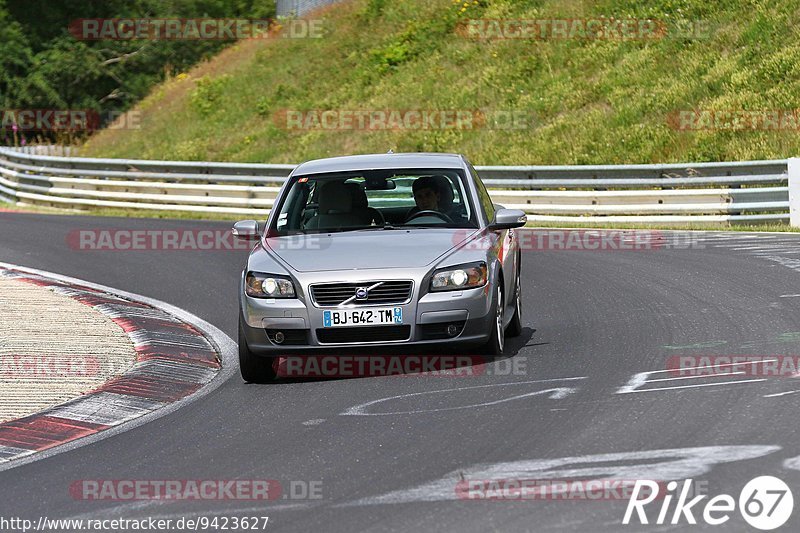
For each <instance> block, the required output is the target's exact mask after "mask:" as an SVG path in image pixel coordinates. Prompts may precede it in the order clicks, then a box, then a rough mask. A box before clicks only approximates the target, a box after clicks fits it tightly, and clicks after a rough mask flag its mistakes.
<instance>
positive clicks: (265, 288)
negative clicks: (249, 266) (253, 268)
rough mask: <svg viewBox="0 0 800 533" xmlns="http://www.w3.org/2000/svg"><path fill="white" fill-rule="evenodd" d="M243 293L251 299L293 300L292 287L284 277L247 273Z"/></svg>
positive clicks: (289, 281) (290, 282)
mask: <svg viewBox="0 0 800 533" xmlns="http://www.w3.org/2000/svg"><path fill="white" fill-rule="evenodd" d="M245 292H246V293H247V295H248V296H252V297H253V298H294V285H292V280H290V279H289V278H287V277H285V276H276V275H274V274H261V273H259V272H248V273H247V277H246V278H245Z"/></svg>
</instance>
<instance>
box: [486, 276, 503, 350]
mask: <svg viewBox="0 0 800 533" xmlns="http://www.w3.org/2000/svg"><path fill="white" fill-rule="evenodd" d="M504 303H505V302H504V300H503V287H502V282H501V281H500V279H499V278H498V280H497V290H496V291H495V298H494V307H493V310H494V313H493V315H494V320H493V321H492V334H491V336H490V337H489V340H488V341H486V344H484V345H483V348H482V349H481V353H482V354H483V355H489V356H493V357H499V356H501V355H503V348H504V347H505V343H506V335H505V334H506V332H505V328H504V327H503V317H504V313H503V309H504V307H505V306H504Z"/></svg>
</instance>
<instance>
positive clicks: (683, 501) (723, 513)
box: [622, 476, 794, 531]
mask: <svg viewBox="0 0 800 533" xmlns="http://www.w3.org/2000/svg"><path fill="white" fill-rule="evenodd" d="M660 487H661V488H663V483H657V482H655V481H649V480H637V481H636V484H635V485H634V487H633V494H631V497H630V500H628V507H627V509H625V516H624V518H623V519H622V523H623V524H625V525H628V524H631V520H633V523H636V520H638V522H639V523H640V524H656V525H664V524H672V525H677V524H681V523H687V524H697V517H696V516H695V514H697V515H698V516H699V517H701V518H702V520H703V521H704V522H705V523H706V524H708V525H711V526H719V525H723V524H725V523H727V522H728V520H730V519H731V515H732V514H733V513H734V512H735V511H736V509H737V501H736V500H735V499H734V497H733V496H730V495H728V494H720V495H718V496H714V497H713V498H711V499H709V500H708V501H706V502H704V503H705V505H702V503H701V502H703V500H705V499H706V498H708V495H707V494H702V495H699V496H695V497H693V498H691V499H689V498H690V494H691V493H692V480H691V479H687V480H685V481H684V482H683V485H682V486H681V487H680V489H678V482H677V481H670V482H669V483H667V485H666V492H665V493H664V491H660V490H659V488H660ZM642 495H644V497H642ZM673 500H677V501H676V503H675V506H674V508H673V507H672V502H673ZM655 501H658V502H659V503H660V504H661V505H660V509H659V510H658V516H657V518H656V519H655V521H652V520H653V517H652V514H650V515H648V510H647V509H646V507H647V506H648V504H650V503H653V502H655ZM653 507H659V506H658V504H656V505H654V506H653ZM793 509H794V497H793V495H792V491H791V490H790V489H789V486H788V485H786V483H784V482H783V481H782V480H780V479H778V478H776V477H773V476H759V477H757V478H755V479H752V480H750V481H749V482H748V483H747V484H746V485H745V486H744V488H743V489H742V491H741V492H740V493H739V499H738V511H739V514H741V515H742V518H744V520H745V521H746V522H747V523H748V524H750V525H751V526H752V527H754V528H756V529H760V530H762V531H769V530H773V529H777V528H779V527H781V526H782V525H784V524H785V523H786V521H787V520H789V517H791V515H792V510H793ZM653 510H655V509H653Z"/></svg>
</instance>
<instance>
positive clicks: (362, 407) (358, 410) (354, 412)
mask: <svg viewBox="0 0 800 533" xmlns="http://www.w3.org/2000/svg"><path fill="white" fill-rule="evenodd" d="M581 379H586V376H581V377H571V378H557V379H537V380H532V381H517V382H513V383H494V384H491V385H475V386H472V387H456V388H454V389H439V390H433V391H424V392H411V393H408V394H398V395H397V396H389V397H388V398H381V399H378V400H372V401H370V402H366V403H362V404H358V405H356V406H354V407H350V408H348V409H347V410H345V411H343V412H341V413H339V415H340V416H387V415H400V414H415V413H435V412H438V411H454V410H458V409H470V408H475V407H487V406H491V405H497V404H499V403H504V402H509V401H513V400H519V399H522V398H527V397H531V396H538V395H542V394H547V393H549V394H550V396H549V399H551V400H560V399H563V398H565V397H567V396H568V395H569V394H572V393H574V392H575V390H576V389H574V388H571V387H554V388H550V389H544V390H537V391H533V392H528V393H525V394H519V395H516V396H512V397H510V398H504V399H502V400H494V401H491V402H484V403H478V404H472V405H461V406H458V407H442V408H437V409H420V410H413V411H395V412H390V413H368V412H367V411H366V410H367V408H368V407H371V406H373V405H376V404H379V403H384V402H388V401H392V400H399V399H404V398H412V397H415V396H427V395H431V394H441V393H450V392H458V391H465V390H474V389H485V388H490V387H513V386H515V385H530V384H533V383H553V382H558V381H576V380H581Z"/></svg>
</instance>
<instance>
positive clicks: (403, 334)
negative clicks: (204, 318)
mask: <svg viewBox="0 0 800 533" xmlns="http://www.w3.org/2000/svg"><path fill="white" fill-rule="evenodd" d="M492 281H493V280H489V283H487V285H485V286H484V287H481V288H477V289H468V290H463V291H449V292H438V293H430V292H429V293H426V294H424V295H422V296H421V297H420V289H419V286H420V284H419V283H417V282H415V283H414V289H413V291H412V297H411V299H410V301H409V302H408V303H403V304H387V305H378V306H374V307H401V308H402V309H403V324H402V326H401V327H400V326H364V327H360V328H359V327H355V328H354V327H338V328H336V327H335V328H324V327H323V312H324V311H325V310H329V309H336V307H322V306H317V305H315V304H314V303H312V302H311V298H310V297H308V296H307V295H308V294H309V292H308V286H307V285H306V286H304V287H303V289H304V290H302V291H298V298H294V299H272V300H268V299H259V298H251V297H249V296H245V295H244V293H243V292H240V294H242V297H241V309H240V312H241V317H240V318H241V320H240V322H241V325H242V329H243V333H244V335H245V338H246V340H247V345H248V347H249V349H250V351H251V352H253V353H254V354H256V355H263V356H271V357H275V356H279V355H283V354H302V353H313V352H318V351H322V350H335V351H337V352H339V353H341V352H342V350H341V348H353V349H356V348H369V347H376V348H377V347H383V346H386V347H389V346H401V347H406V346H408V347H412V346H413V347H418V346H419V347H424V346H436V345H448V346H452V345H473V344H479V343H482V342H485V341H486V340H487V339H488V338H489V336H490V334H491V331H492V327H493V324H494V322H493V321H494V315H493V313H492V310H491V296H490V295H491V294H493V292H492V291H491V287H492V286H493V283H492ZM242 289H243V287H242ZM370 307H371V306H363V307H362V306H359V308H363V309H368V308H370ZM448 326H455V329H456V331H457V333H456V334H455V335H453V334H452V329H453V328H451V331H450V332H448V331H447V328H448ZM389 328H392V329H389ZM366 329H370V330H371V331H364V330H366ZM332 330H336V331H335V332H332ZM378 330H382V331H378ZM277 332H281V333H282V334H283V337H284V340H283V342H282V343H279V342H277V341H276V334H277ZM331 332H332V333H331Z"/></svg>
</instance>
